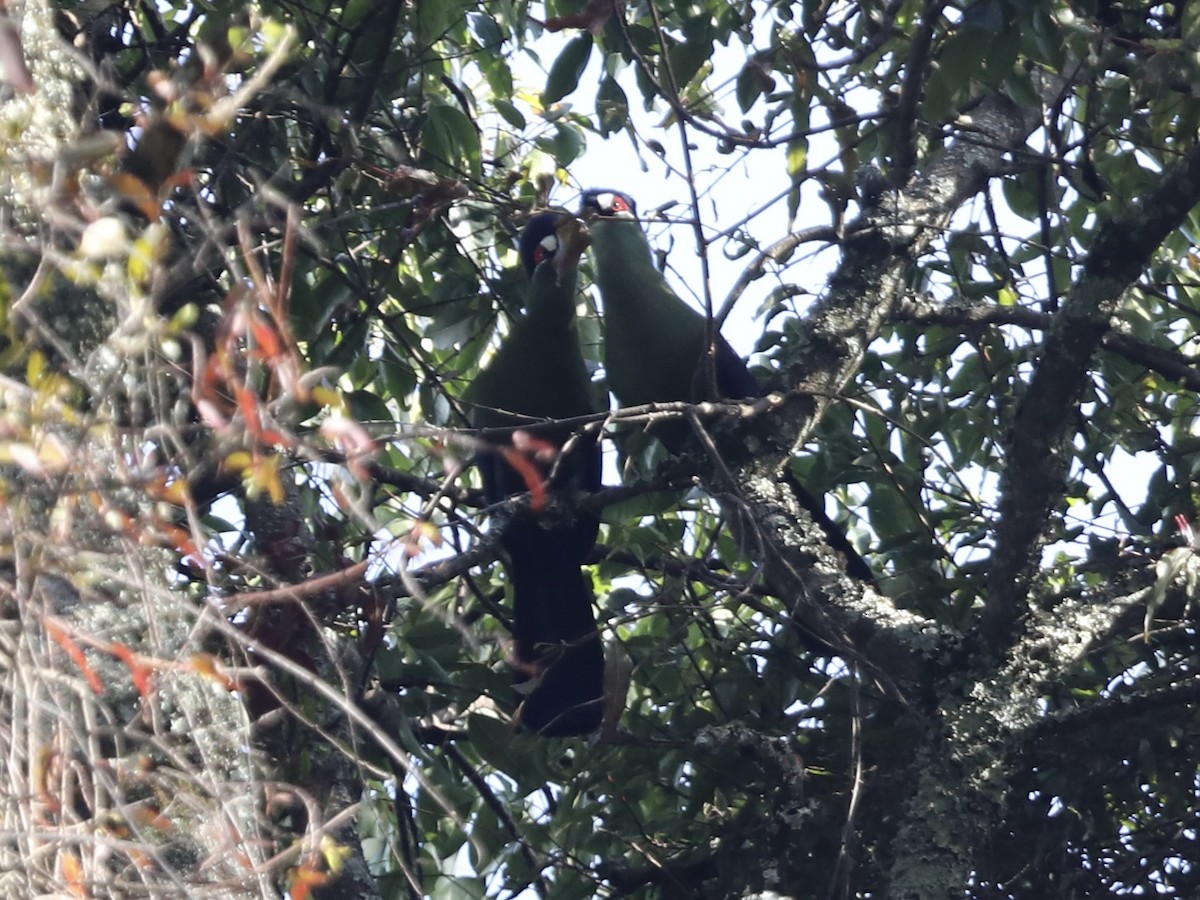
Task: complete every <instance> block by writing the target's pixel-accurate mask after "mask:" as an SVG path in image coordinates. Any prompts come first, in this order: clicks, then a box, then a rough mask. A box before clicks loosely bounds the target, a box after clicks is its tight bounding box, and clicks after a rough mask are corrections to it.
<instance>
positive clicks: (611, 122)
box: [596, 76, 629, 137]
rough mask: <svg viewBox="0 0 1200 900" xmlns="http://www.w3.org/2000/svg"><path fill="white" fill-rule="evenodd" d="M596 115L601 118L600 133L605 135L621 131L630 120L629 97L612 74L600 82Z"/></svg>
mask: <svg viewBox="0 0 1200 900" xmlns="http://www.w3.org/2000/svg"><path fill="white" fill-rule="evenodd" d="M596 117H597V118H598V119H599V120H600V134H601V135H602V136H604V137H607V136H608V135H610V134H612V133H613V132H616V131H620V130H621V129H623V128H624V127H625V124H626V123H627V122H628V121H629V98H628V97H626V96H625V91H624V90H623V89H622V88H621V86H620V85H619V84H617V80H616V79H615V78H613V77H611V76H608V77H605V78H604V79H603V80H602V81H601V82H600V89H599V90H598V91H597V92H596Z"/></svg>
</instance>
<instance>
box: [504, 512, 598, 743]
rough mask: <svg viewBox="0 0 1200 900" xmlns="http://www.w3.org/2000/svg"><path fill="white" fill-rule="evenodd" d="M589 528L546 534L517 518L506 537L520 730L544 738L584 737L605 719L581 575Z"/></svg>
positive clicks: (592, 621)
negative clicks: (583, 534)
mask: <svg viewBox="0 0 1200 900" xmlns="http://www.w3.org/2000/svg"><path fill="white" fill-rule="evenodd" d="M590 527H591V526H590V524H589V523H573V524H572V525H570V526H566V527H563V526H559V527H551V528H546V527H543V523H541V522H539V521H538V520H537V519H536V518H534V517H533V516H518V517H517V518H515V519H514V520H513V521H511V522H510V523H509V524H508V527H507V528H506V529H505V531H504V537H503V539H502V543H503V544H504V548H505V549H506V550H507V551H508V555H509V559H510V561H511V565H510V566H509V567H508V574H509V577H510V578H511V579H512V584H513V598H514V600H513V605H514V609H513V636H514V638H515V639H516V654H515V657H516V658H515V660H514V662H513V667H514V670H515V672H514V678H513V681H514V684H515V685H516V688H517V691H518V693H519V694H521V695H522V697H523V702H522V705H521V710H520V721H521V724H522V725H524V726H525V727H526V728H528V729H529V730H530V731H535V732H537V733H538V734H543V735H548V736H559V735H569V734H586V733H588V732H591V731H595V730H596V729H597V728H599V727H600V721H601V718H602V716H603V698H604V648H603V647H602V646H601V643H600V633H599V632H598V631H597V630H596V618H595V614H594V613H593V611H592V589H591V585H590V584H589V582H588V579H587V577H586V576H585V575H584V574H583V572H582V571H581V570H580V566H581V565H582V564H583V562H584V559H583V557H582V555H581V547H584V546H585V547H587V548H589V549H590V545H591V544H590V541H588V540H586V538H585V539H583V540H581V536H580V534H579V533H578V532H579V531H580V529H581V528H582V529H588V528H590ZM594 539H595V531H594V530H593V531H592V540H594Z"/></svg>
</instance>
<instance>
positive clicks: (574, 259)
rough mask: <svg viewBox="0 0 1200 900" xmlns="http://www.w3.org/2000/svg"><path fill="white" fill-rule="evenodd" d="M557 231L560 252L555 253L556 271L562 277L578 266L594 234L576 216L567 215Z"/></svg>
mask: <svg viewBox="0 0 1200 900" xmlns="http://www.w3.org/2000/svg"><path fill="white" fill-rule="evenodd" d="M557 233H558V252H557V253H555V254H554V271H555V272H557V273H558V276H559V278H562V276H564V275H566V274H567V273H568V272H572V271H574V270H575V268H576V267H578V265H579V257H581V256H583V251H584V250H586V249H587V248H588V245H589V244H591V242H592V235H591V233H590V232H589V231H588V228H587V226H586V225H585V224H583V222H581V221H580V220H579V219H577V218H575V217H574V216H565V217H564V218H563V223H562V224H561V225H559V226H558V231H557Z"/></svg>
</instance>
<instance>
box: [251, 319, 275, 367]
mask: <svg viewBox="0 0 1200 900" xmlns="http://www.w3.org/2000/svg"><path fill="white" fill-rule="evenodd" d="M249 327H250V334H251V335H252V336H253V338H254V342H255V343H256V344H257V345H258V353H259V355H260V356H262V357H263V358H264V359H275V358H276V357H278V356H281V355H282V354H283V342H282V341H281V340H280V339H279V332H278V331H276V330H275V326H273V325H272V324H271V323H270V322H268V321H267V320H266V319H264V318H263V317H262V316H260V315H257V314H251V316H250V321H249Z"/></svg>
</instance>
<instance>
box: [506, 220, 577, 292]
mask: <svg viewBox="0 0 1200 900" xmlns="http://www.w3.org/2000/svg"><path fill="white" fill-rule="evenodd" d="M590 242H591V237H590V236H589V235H588V230H587V226H586V225H584V224H583V223H582V222H580V221H579V220H578V219H577V218H575V217H574V216H573V215H571V214H570V213H566V212H544V213H538V215H536V216H534V217H533V218H532V219H530V220H529V222H528V224H526V226H525V227H524V228H523V229H522V230H521V237H520V238H519V239H518V241H517V250H518V252H519V253H520V256H521V263H522V265H524V266H525V273H526V274H527V275H528V276H529V277H530V278H532V277H533V273H534V272H536V271H537V270H538V268H539V267H541V266H542V265H543V264H545V263H549V264H550V265H553V266H554V271H555V272H556V273H558V275H559V277H560V278H561V277H562V276H563V275H565V274H566V273H568V272H570V271H571V270H572V269H574V268H575V266H577V265H578V264H579V257H580V256H582V255H583V251H584V250H586V249H587V246H588V244H589V243H590Z"/></svg>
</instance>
